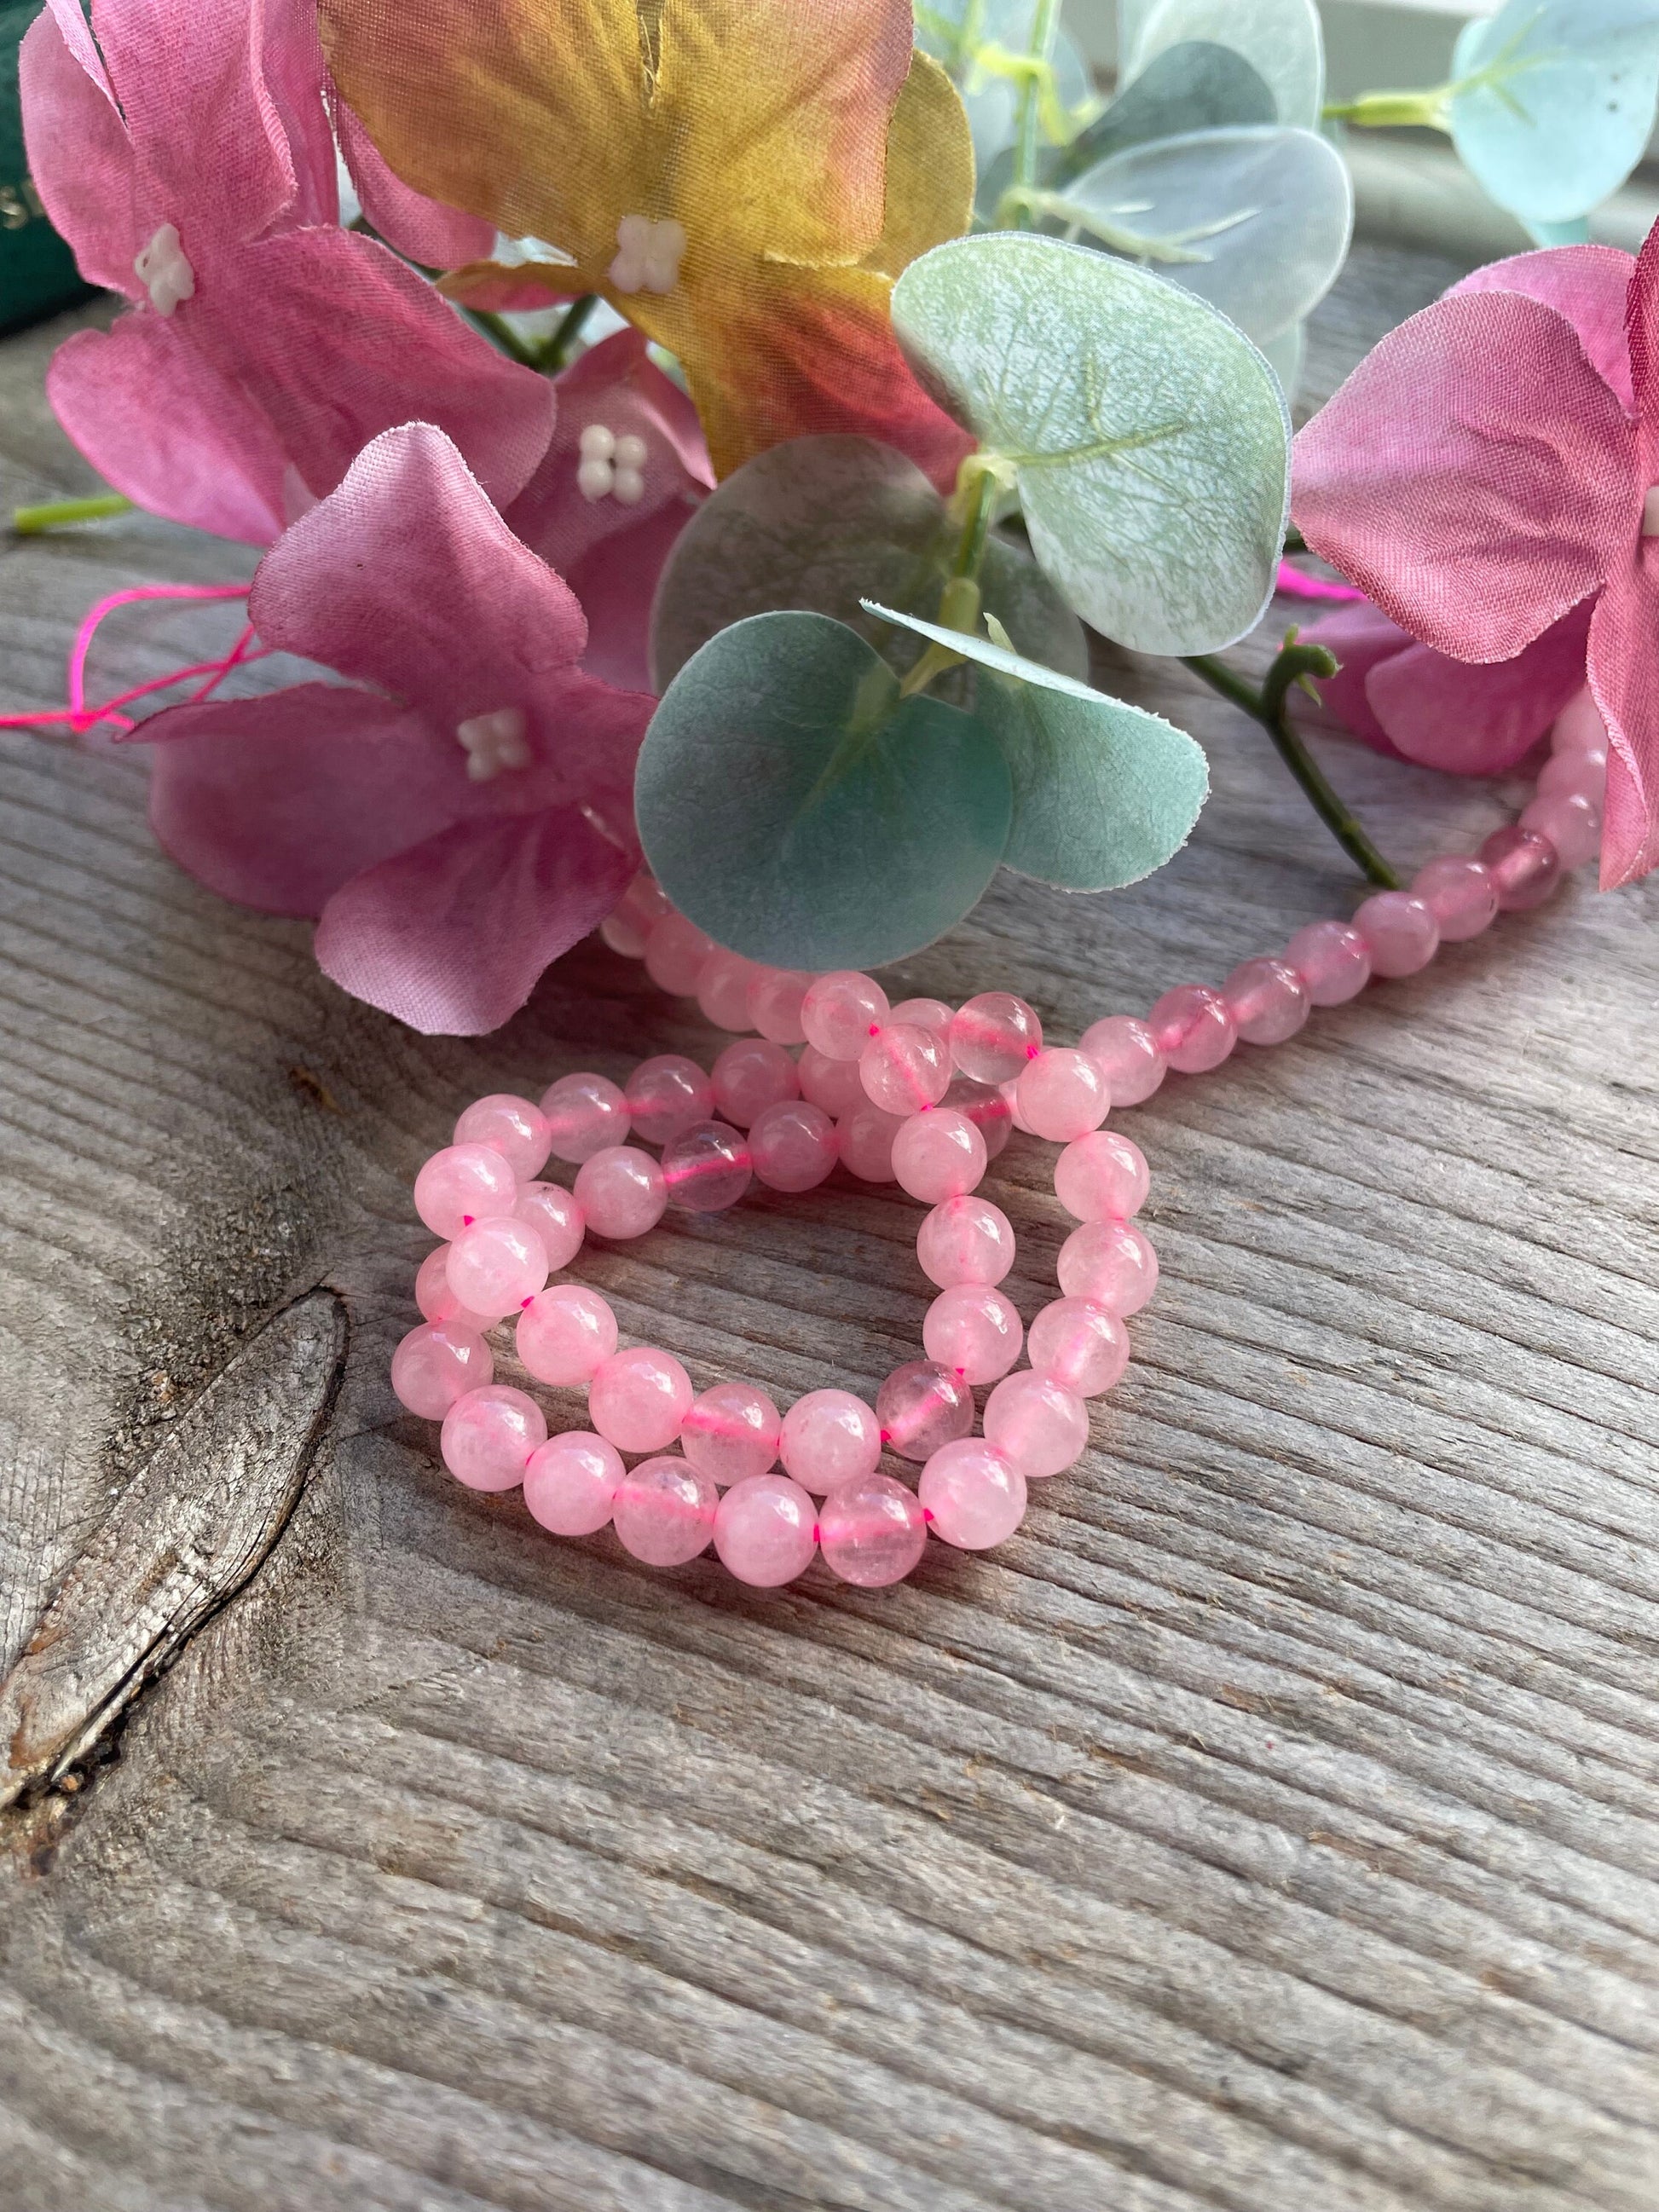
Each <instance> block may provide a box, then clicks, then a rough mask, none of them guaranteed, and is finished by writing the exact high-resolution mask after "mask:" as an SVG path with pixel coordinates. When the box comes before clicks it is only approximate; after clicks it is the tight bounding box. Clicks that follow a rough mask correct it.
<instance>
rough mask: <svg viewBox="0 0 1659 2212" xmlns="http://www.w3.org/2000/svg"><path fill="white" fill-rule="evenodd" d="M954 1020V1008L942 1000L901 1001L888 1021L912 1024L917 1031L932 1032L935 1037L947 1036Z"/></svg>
mask: <svg viewBox="0 0 1659 2212" xmlns="http://www.w3.org/2000/svg"><path fill="white" fill-rule="evenodd" d="M955 1018H956V1008H955V1007H954V1006H946V1005H945V1001H944V1000H943V999H901V1000H899V1002H898V1004H897V1006H895V1007H894V1008H893V1010H892V1012H890V1015H889V1016H888V1019H889V1020H890V1021H895V1022H912V1023H914V1024H915V1026H916V1028H917V1029H919V1030H933V1034H934V1036H947V1035H948V1034H949V1031H950V1028H951V1022H952V1021H953V1020H954V1019H955Z"/></svg>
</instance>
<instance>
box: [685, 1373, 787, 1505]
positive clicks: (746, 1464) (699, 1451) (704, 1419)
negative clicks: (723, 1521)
mask: <svg viewBox="0 0 1659 2212" xmlns="http://www.w3.org/2000/svg"><path fill="white" fill-rule="evenodd" d="M782 1435H783V1421H782V1418H781V1415H780V1414H779V1412H778V1409H777V1407H775V1405H774V1404H773V1403H772V1401H771V1400H770V1399H769V1397H768V1396H767V1395H766V1393H765V1391H764V1390H757V1389H756V1388H755V1386H754V1384H753V1383H715V1385H714V1389H712V1390H705V1391H704V1392H703V1394H702V1397H701V1398H696V1399H694V1400H693V1401H692V1402H691V1404H690V1407H688V1408H687V1411H686V1416H685V1419H684V1421H682V1422H681V1424H680V1449H681V1450H682V1451H683V1452H684V1454H685V1455H686V1457H687V1459H689V1460H690V1462H691V1464H692V1466H693V1467H695V1468H696V1469H697V1470H698V1472H699V1473H700V1474H706V1475H707V1476H708V1480H710V1481H711V1482H717V1483H719V1484H720V1487H721V1488H722V1489H725V1488H726V1486H728V1485H729V1484H732V1483H733V1482H744V1481H746V1480H748V1478H749V1477H750V1475H755V1474H765V1473H766V1470H767V1469H768V1468H769V1467H770V1466H771V1464H772V1462H773V1461H774V1460H775V1459H776V1457H777V1455H778V1445H779V1443H780V1441H781V1437H782Z"/></svg>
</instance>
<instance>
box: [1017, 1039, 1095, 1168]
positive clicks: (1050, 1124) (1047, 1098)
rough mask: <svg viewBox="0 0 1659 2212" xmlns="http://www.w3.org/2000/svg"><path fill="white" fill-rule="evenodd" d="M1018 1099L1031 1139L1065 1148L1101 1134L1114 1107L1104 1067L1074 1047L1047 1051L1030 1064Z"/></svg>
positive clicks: (1050, 1047)
mask: <svg viewBox="0 0 1659 2212" xmlns="http://www.w3.org/2000/svg"><path fill="white" fill-rule="evenodd" d="M1014 1097H1015V1100H1016V1102H1017V1103H1018V1107H1019V1112H1020V1118H1021V1120H1022V1121H1024V1124H1025V1126H1026V1127H1027V1128H1028V1129H1029V1130H1030V1132H1031V1134H1032V1135H1033V1136H1034V1137H1046V1138H1048V1139H1049V1141H1050V1142H1051V1143H1054V1144H1060V1145H1065V1144H1069V1143H1070V1142H1071V1140H1072V1139H1073V1137H1081V1136H1084V1135H1085V1134H1086V1133H1087V1132H1088V1131H1089V1130H1091V1129H1097V1128H1098V1127H1100V1125H1101V1123H1102V1122H1103V1121H1104V1120H1105V1119H1106V1109H1107V1107H1108V1106H1109V1104H1110V1103H1111V1099H1110V1097H1109V1093H1108V1091H1107V1089H1106V1078H1105V1076H1104V1075H1103V1073H1102V1072H1101V1066H1100V1063H1099V1061H1098V1060H1091V1059H1090V1057H1089V1055H1088V1054H1087V1053H1086V1052H1081V1051H1079V1049H1078V1048H1077V1047H1075V1046H1074V1045H1045V1046H1044V1047H1043V1048H1042V1051H1041V1052H1040V1053H1038V1054H1037V1055H1036V1059H1035V1060H1027V1062H1026V1063H1025V1066H1024V1071H1023V1072H1022V1073H1021V1074H1020V1076H1019V1078H1018V1080H1017V1082H1016V1083H1015V1085H1014Z"/></svg>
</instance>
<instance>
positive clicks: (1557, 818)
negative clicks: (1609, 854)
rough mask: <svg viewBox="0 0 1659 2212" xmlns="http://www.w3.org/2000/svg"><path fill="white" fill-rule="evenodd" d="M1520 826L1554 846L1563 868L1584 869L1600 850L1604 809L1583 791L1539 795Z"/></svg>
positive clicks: (1524, 812)
mask: <svg viewBox="0 0 1659 2212" xmlns="http://www.w3.org/2000/svg"><path fill="white" fill-rule="evenodd" d="M1519 826H1520V828H1522V829H1530V830H1531V831H1532V832H1533V833H1534V836H1539V837H1543V838H1546V839H1547V841H1548V842H1549V843H1550V844H1552V845H1553V846H1554V848H1555V849H1556V851H1557V852H1558V853H1559V854H1560V856H1561V866H1563V867H1564V868H1582V867H1583V865H1584V863H1585V861H1586V860H1594V859H1595V855H1596V854H1598V853H1599V852H1600V851H1601V807H1600V806H1599V805H1597V804H1596V802H1595V800H1594V799H1589V798H1587V797H1586V796H1585V794H1584V793H1583V792H1582V791H1556V792H1548V793H1544V792H1541V793H1539V795H1538V797H1537V798H1536V799H1534V800H1533V801H1532V802H1531V804H1530V805H1528V806H1527V807H1526V808H1525V809H1524V811H1522V816H1521V821H1520V824H1519Z"/></svg>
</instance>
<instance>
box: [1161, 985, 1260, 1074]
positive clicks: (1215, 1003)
mask: <svg viewBox="0 0 1659 2212" xmlns="http://www.w3.org/2000/svg"><path fill="white" fill-rule="evenodd" d="M1146 1026H1147V1027H1148V1029H1150V1030H1151V1031H1152V1035H1153V1036H1154V1037H1155V1038H1156V1039H1157V1042H1158V1050H1159V1051H1160V1052H1161V1053H1162V1054H1164V1059H1165V1060H1167V1061H1168V1062H1169V1064H1170V1066H1171V1067H1175V1068H1179V1070H1180V1071H1181V1073H1182V1074H1183V1075H1202V1074H1204V1073H1206V1072H1207V1070H1209V1069H1210V1068H1212V1067H1219V1066H1220V1065H1221V1063H1222V1061H1223V1060H1225V1059H1226V1057H1227V1055H1228V1054H1229V1053H1230V1052H1231V1050H1232V1048H1233V1047H1234V1046H1235V1045H1236V1044H1237V1042H1238V1031H1237V1029H1236V1028H1235V1027H1234V1025H1233V1017H1232V1012H1231V1008H1230V1007H1229V1006H1228V1004H1227V1001H1226V1000H1225V999H1224V998H1223V997H1222V995H1221V994H1220V992H1219V991H1212V989H1211V988H1210V987H1209V985H1208V984H1207V983H1177V984H1176V987H1175V988H1174V990H1173V991H1166V992H1165V993H1164V996H1163V997H1162V998H1161V999H1160V1000H1158V1004H1157V1005H1156V1006H1154V1007H1153V1008H1152V1012H1151V1013H1150V1014H1148V1015H1147V1017H1146Z"/></svg>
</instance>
